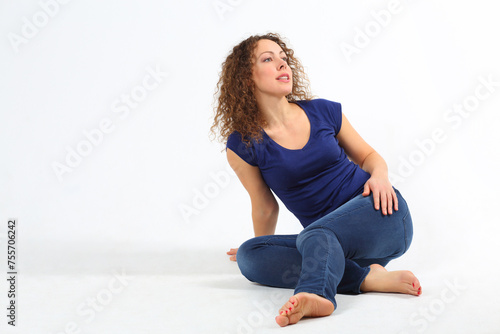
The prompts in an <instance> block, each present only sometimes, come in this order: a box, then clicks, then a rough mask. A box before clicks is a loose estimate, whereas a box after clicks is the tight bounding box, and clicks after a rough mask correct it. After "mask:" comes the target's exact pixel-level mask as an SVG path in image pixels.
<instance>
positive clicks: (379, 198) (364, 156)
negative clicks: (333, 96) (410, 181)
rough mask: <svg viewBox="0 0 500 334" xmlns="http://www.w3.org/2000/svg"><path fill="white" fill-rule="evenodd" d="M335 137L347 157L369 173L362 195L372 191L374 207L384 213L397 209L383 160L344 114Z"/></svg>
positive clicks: (395, 197)
mask: <svg viewBox="0 0 500 334" xmlns="http://www.w3.org/2000/svg"><path fill="white" fill-rule="evenodd" d="M337 139H338V140H339V144H340V146H342V147H343V148H344V151H345V152H346V154H347V155H348V156H349V158H350V159H351V160H352V161H353V162H354V163H356V164H357V165H359V166H360V167H361V168H362V169H363V170H365V171H366V172H368V173H369V174H370V175H371V177H370V179H369V180H368V181H366V183H365V189H364V192H363V195H364V196H368V195H370V192H372V193H373V201H374V206H375V209H376V210H379V209H380V208H381V209H382V213H383V214H384V215H386V214H392V209H393V208H394V210H396V211H397V210H398V198H397V196H396V192H395V191H394V188H393V187H392V185H391V183H390V182H389V176H388V170H387V164H386V163H385V160H384V159H383V158H382V157H381V156H380V154H378V153H377V152H376V151H375V150H374V149H373V148H372V147H371V146H370V145H368V143H366V142H365V141H364V140H363V138H361V136H360V135H359V134H358V133H357V132H356V130H354V128H353V127H352V125H351V123H349V121H348V120H347V118H346V117H345V115H344V114H342V126H341V128H340V131H339V133H338V135H337Z"/></svg>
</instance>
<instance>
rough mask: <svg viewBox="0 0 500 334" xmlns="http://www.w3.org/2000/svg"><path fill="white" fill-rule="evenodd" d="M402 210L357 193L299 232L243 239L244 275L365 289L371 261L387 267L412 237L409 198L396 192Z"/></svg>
mask: <svg viewBox="0 0 500 334" xmlns="http://www.w3.org/2000/svg"><path fill="white" fill-rule="evenodd" d="M396 194H397V197H398V207H399V210H398V211H395V210H393V213H392V214H391V215H386V216H384V215H383V214H382V212H381V210H375V209H374V206H373V196H372V195H370V196H367V197H364V196H363V195H358V196H356V197H354V198H353V199H351V200H350V201H348V202H347V203H345V204H343V205H342V206H340V207H339V208H337V209H336V210H334V211H333V212H331V213H329V214H327V215H326V216H324V217H322V218H320V219H318V220H317V221H315V222H314V223H312V224H310V225H309V226H307V227H306V228H305V229H304V230H302V232H301V233H300V234H298V235H267V236H261V237H256V238H253V239H250V240H248V241H246V242H244V243H243V244H242V245H241V246H240V248H239V249H238V253H237V263H238V266H239V268H240V270H241V273H242V274H243V275H244V276H245V277H246V278H247V279H248V280H250V281H252V282H256V283H260V284H263V285H268V286H273V287H281V288H291V289H293V288H294V289H295V294H297V293H299V292H309V293H315V294H317V295H320V296H323V297H325V298H326V299H328V300H330V301H331V302H332V303H333V305H334V306H335V309H336V308H337V303H336V301H335V295H336V294H337V293H344V294H357V293H361V291H360V286H361V283H363V281H364V279H365V277H366V275H368V273H369V271H370V267H369V266H370V264H374V263H378V264H380V265H382V266H385V265H386V264H387V263H389V261H390V260H392V259H395V258H397V257H399V256H401V255H403V254H404V253H405V252H406V251H407V250H408V248H409V246H410V243H411V240H412V237H413V226H412V220H411V215H410V211H409V209H408V206H407V204H406V201H405V200H404V198H403V197H402V196H401V194H400V192H399V191H398V190H396Z"/></svg>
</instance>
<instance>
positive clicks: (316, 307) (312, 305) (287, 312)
mask: <svg viewBox="0 0 500 334" xmlns="http://www.w3.org/2000/svg"><path fill="white" fill-rule="evenodd" d="M334 309H335V307H334V306H333V303H332V302H331V301H329V300H328V299H326V298H323V297H321V296H318V295H316V294H314V293H307V292H299V293H298V294H296V295H295V296H292V297H290V299H289V300H288V302H286V303H285V305H283V307H282V308H281V309H280V311H279V314H280V315H278V316H277V317H276V322H277V323H278V325H280V326H281V327H285V326H287V325H292V324H295V323H297V322H298V321H299V320H300V319H302V318H303V317H324V316H327V315H330V314H332V313H333V311H334Z"/></svg>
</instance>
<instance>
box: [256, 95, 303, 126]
mask: <svg viewBox="0 0 500 334" xmlns="http://www.w3.org/2000/svg"><path fill="white" fill-rule="evenodd" d="M258 105H259V109H260V111H261V112H262V113H263V115H264V118H265V120H266V123H267V124H266V126H265V128H269V129H272V128H276V127H278V128H279V127H282V126H284V125H286V123H287V121H288V119H289V118H290V116H291V115H292V114H293V111H294V109H293V108H292V107H291V106H290V103H289V102H288V100H287V99H286V97H282V98H274V99H273V98H268V99H266V101H262V100H261V101H258Z"/></svg>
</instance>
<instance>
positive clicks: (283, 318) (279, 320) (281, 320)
mask: <svg viewBox="0 0 500 334" xmlns="http://www.w3.org/2000/svg"><path fill="white" fill-rule="evenodd" d="M275 320H276V323H277V324H278V325H280V326H281V327H285V326H287V325H288V324H289V323H290V320H289V319H288V317H286V316H283V315H278V316H277V317H276V318H275Z"/></svg>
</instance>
